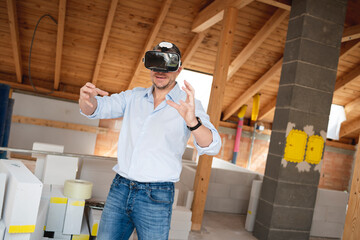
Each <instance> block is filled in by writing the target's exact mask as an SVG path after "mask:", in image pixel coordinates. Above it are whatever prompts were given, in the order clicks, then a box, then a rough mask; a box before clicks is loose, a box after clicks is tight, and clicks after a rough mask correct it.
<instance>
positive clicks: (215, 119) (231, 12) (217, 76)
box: [191, 8, 238, 231]
mask: <svg viewBox="0 0 360 240" xmlns="http://www.w3.org/2000/svg"><path fill="white" fill-rule="evenodd" d="M237 12H238V9H237V8H227V9H225V12H224V21H223V23H222V30H221V35H220V41H219V48H218V51H217V56H216V63H215V70H214V80H213V84H212V87H211V96H210V100H209V108H208V114H209V116H210V119H211V122H212V123H213V124H214V126H215V127H216V128H217V127H218V126H219V123H220V114H221V106H222V102H223V98H224V92H225V84H226V81H225V79H226V76H227V71H228V67H229V63H230V57H231V48H232V43H233V40H234V31H235V27H236V20H237ZM211 163H212V156H208V155H202V156H201V157H200V158H199V163H198V166H197V168H196V174H195V181H194V201H193V205H192V218H191V221H192V226H191V229H192V230H197V231H199V230H200V229H201V224H202V219H203V216H204V209H205V202H206V195H207V190H208V186H209V181H210V174H211Z"/></svg>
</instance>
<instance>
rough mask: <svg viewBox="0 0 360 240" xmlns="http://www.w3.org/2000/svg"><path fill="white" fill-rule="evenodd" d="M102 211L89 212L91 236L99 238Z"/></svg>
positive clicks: (91, 209) (91, 210)
mask: <svg viewBox="0 0 360 240" xmlns="http://www.w3.org/2000/svg"><path fill="white" fill-rule="evenodd" d="M101 214H102V211H101V210H99V209H93V208H90V210H89V214H88V216H89V228H90V234H91V236H97V232H98V228H99V223H100V219H101Z"/></svg>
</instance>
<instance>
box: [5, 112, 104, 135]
mask: <svg viewBox="0 0 360 240" xmlns="http://www.w3.org/2000/svg"><path fill="white" fill-rule="evenodd" d="M11 121H12V122H15V123H23V124H31V125H38V126H44V127H54V128H62V129H69V130H75V131H80V132H90V133H96V134H104V133H107V132H108V131H109V129H108V128H103V127H95V126H89V125H84V124H77V123H68V122H62V121H54V120H49V119H41V118H33V117H25V116H18V115H13V116H12V119H11Z"/></svg>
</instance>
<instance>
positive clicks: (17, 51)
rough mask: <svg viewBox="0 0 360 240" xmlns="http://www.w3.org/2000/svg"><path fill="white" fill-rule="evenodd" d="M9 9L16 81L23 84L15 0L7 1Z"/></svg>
mask: <svg viewBox="0 0 360 240" xmlns="http://www.w3.org/2000/svg"><path fill="white" fill-rule="evenodd" d="M7 9H8V17H9V25H10V35H11V44H12V49H13V57H14V64H15V71H16V79H17V81H18V82H19V83H21V82H22V62H21V49H20V40H19V26H18V22H17V14H16V4H15V0H7Z"/></svg>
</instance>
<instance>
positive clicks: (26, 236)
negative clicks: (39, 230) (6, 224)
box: [4, 231, 30, 240]
mask: <svg viewBox="0 0 360 240" xmlns="http://www.w3.org/2000/svg"><path fill="white" fill-rule="evenodd" d="M4 240H30V233H8V232H7V231H6V232H5V236H4Z"/></svg>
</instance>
